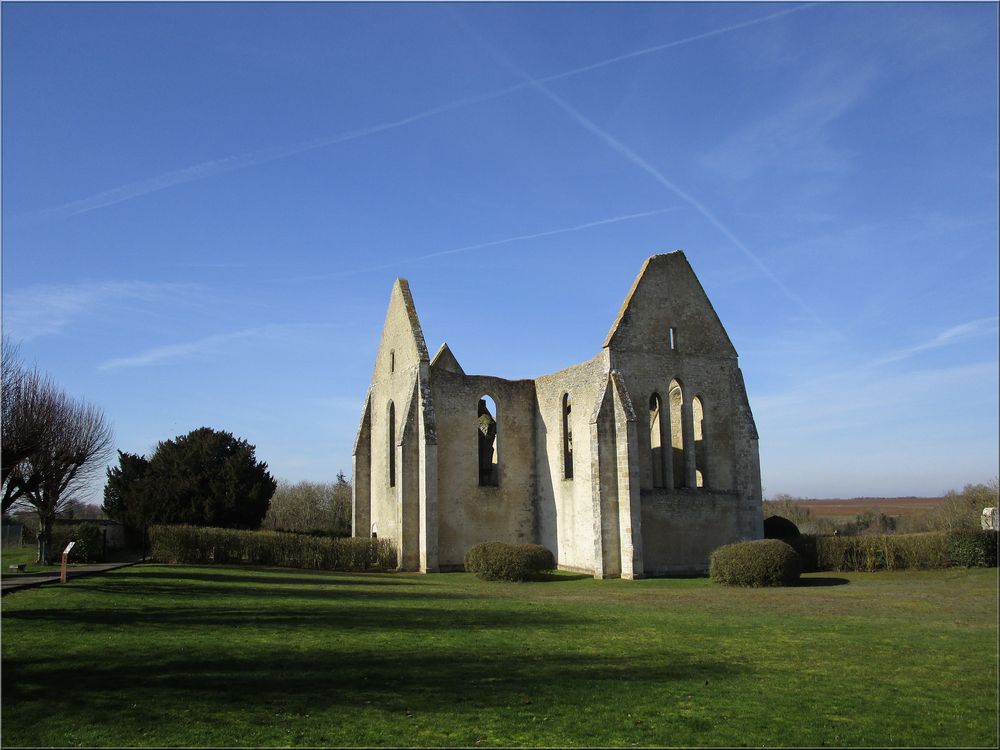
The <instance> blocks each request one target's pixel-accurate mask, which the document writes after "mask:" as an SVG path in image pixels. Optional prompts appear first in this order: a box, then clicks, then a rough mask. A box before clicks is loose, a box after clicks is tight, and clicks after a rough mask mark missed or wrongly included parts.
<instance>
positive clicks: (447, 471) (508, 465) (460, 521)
mask: <svg viewBox="0 0 1000 750" xmlns="http://www.w3.org/2000/svg"><path fill="white" fill-rule="evenodd" d="M431 393H432V399H433V402H434V408H435V416H436V420H437V439H438V443H437V455H438V464H437V491H438V495H437V512H438V565H439V568H440V569H441V570H448V569H456V568H458V567H460V566H462V565H463V563H464V559H465V553H466V552H467V551H468V550H469V548H470V547H472V546H473V545H475V544H478V543H479V542H486V541H494V540H497V541H504V542H511V543H517V544H527V543H530V542H533V541H535V531H534V528H535V515H534V504H533V502H532V501H533V498H534V493H535V489H534V478H535V466H534V453H535V452H534V446H535V419H534V415H535V393H534V385H533V383H532V381H530V380H505V379H503V378H495V377H489V376H480V375H463V374H460V373H454V372H448V371H444V370H440V369H436V368H432V369H431ZM483 396H489V397H490V398H492V399H493V401H494V402H495V403H496V411H497V413H496V414H495V415H494V416H495V417H496V421H497V435H496V438H497V449H498V459H499V460H498V464H499V467H498V468H499V482H498V486H496V487H489V486H487V487H482V486H480V485H479V453H478V451H479V445H478V442H477V429H478V412H477V409H478V405H479V399H480V398H482V397H483Z"/></svg>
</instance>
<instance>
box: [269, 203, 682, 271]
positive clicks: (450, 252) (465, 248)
mask: <svg viewBox="0 0 1000 750" xmlns="http://www.w3.org/2000/svg"><path fill="white" fill-rule="evenodd" d="M680 208H682V206H668V207H666V208H656V209H653V210H652V211H641V212H639V213H634V214H625V215H624V216H613V217H611V218H609V219H599V220H597V221H588V222H587V223H585V224H576V225H575V226H571V227H561V228H559V229H548V230H546V231H544V232H533V233H531V234H519V235H515V236H514V237H504V238H503V239H499V240H490V241H488V242H478V243H476V244H474V245H463V246H462V247H453V248H451V249H449V250H438V251H437V252H433V253H427V254H425V255H415V256H413V257H411V258H401V259H400V260H396V261H393V262H392V263H382V264H379V265H377V266H367V267H365V268H355V269H352V270H350V271H343V272H339V273H331V274H311V275H309V276H296V277H293V278H290V279H285V281H315V280H320V279H338V278H341V277H344V276H355V275H357V274H361V273H370V272H373V271H384V270H386V269H389V268H396V267H397V266H401V265H406V264H410V263H417V262H420V261H424V260H431V259H433V258H440V257H442V256H445V255H456V254H458V253H467V252H470V251H472V250H481V249H483V248H486V247H496V246H497V245H507V244H510V243H512V242H523V241H525V240H533V239H537V238H539V237H551V236H553V235H556V234H567V233H569V232H581V231H583V230H584V229H591V228H593V227H600V226H605V225H607V224H617V223H619V222H622V221H634V220H635V219H644V218H646V217H649V216H657V215H658V214H664V213H667V212H668V211H677V210H679V209H680Z"/></svg>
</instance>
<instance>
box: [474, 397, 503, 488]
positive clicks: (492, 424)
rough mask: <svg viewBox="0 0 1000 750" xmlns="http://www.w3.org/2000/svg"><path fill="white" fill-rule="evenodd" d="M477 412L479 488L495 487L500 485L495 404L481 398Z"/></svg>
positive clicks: (487, 398) (486, 398) (488, 399)
mask: <svg viewBox="0 0 1000 750" xmlns="http://www.w3.org/2000/svg"><path fill="white" fill-rule="evenodd" d="M478 411H479V414H478V419H477V427H478V430H477V441H478V448H479V486H480V487H496V486H498V485H499V484H500V471H499V465H500V461H499V452H498V449H497V444H498V442H499V435H497V419H496V415H497V406H496V402H495V401H494V400H493V399H492V398H490V397H489V396H483V397H482V398H480V399H479V409H478Z"/></svg>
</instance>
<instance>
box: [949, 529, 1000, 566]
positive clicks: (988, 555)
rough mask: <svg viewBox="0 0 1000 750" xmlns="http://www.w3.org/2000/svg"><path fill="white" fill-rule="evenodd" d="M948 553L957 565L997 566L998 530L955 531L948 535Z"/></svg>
mask: <svg viewBox="0 0 1000 750" xmlns="http://www.w3.org/2000/svg"><path fill="white" fill-rule="evenodd" d="M948 554H949V555H950V556H951V561H952V562H953V563H954V564H955V565H962V566H964V567H966V568H995V567H996V566H997V532H996V531H987V530H976V531H953V532H951V533H950V534H949V535H948Z"/></svg>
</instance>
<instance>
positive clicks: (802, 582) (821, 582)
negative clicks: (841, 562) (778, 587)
mask: <svg viewBox="0 0 1000 750" xmlns="http://www.w3.org/2000/svg"><path fill="white" fill-rule="evenodd" d="M846 583H850V581H849V580H847V579H846V578H837V577H834V576H810V577H809V578H800V579H799V582H798V583H797V584H795V586H796V587H797V588H809V587H812V586H843V585H844V584H846Z"/></svg>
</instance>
